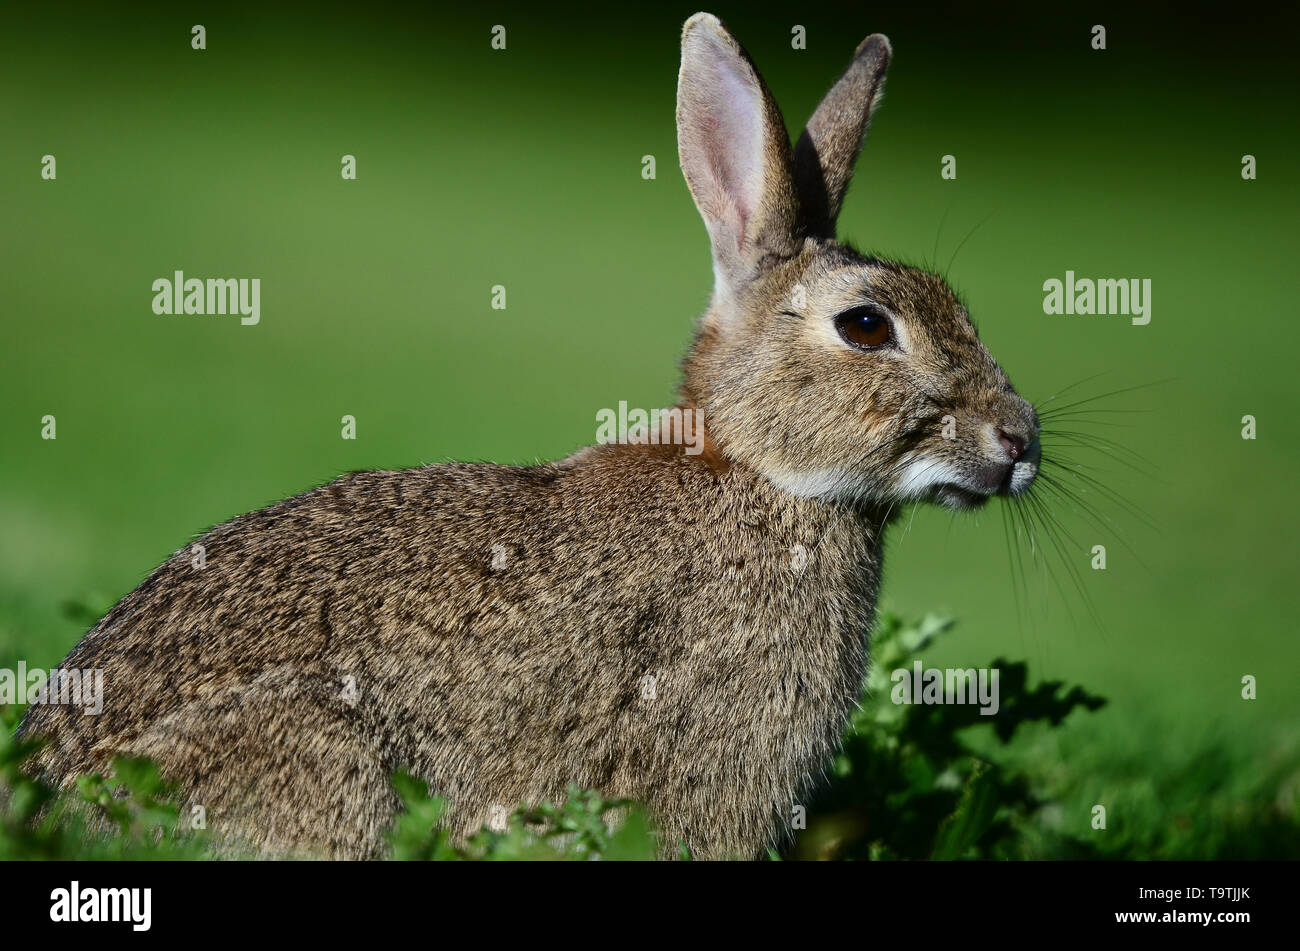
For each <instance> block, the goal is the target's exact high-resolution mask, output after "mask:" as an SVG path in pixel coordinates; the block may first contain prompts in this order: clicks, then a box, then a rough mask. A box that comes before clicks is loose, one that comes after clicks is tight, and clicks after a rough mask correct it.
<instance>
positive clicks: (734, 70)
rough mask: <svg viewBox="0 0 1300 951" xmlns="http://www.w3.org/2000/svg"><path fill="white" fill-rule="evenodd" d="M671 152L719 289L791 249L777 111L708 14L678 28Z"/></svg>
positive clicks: (789, 176)
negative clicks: (700, 224) (702, 229)
mask: <svg viewBox="0 0 1300 951" xmlns="http://www.w3.org/2000/svg"><path fill="white" fill-rule="evenodd" d="M677 150H678V154H679V156H680V158H681V163H682V173H683V174H684V175H685V176H686V184H687V185H688V186H689V187H690V190H691V195H692V197H693V198H694V199H695V205H696V207H698V208H699V210H700V215H701V216H702V217H703V218H704V223H705V225H706V226H707V227H708V229H709V240H710V242H711V243H712V245H713V269H714V274H715V276H716V280H717V283H718V289H719V290H721V291H723V292H724V293H726V292H727V291H728V290H730V289H734V288H737V287H739V286H741V285H743V284H744V283H745V282H746V281H748V280H750V279H752V278H753V277H754V276H755V275H756V274H757V273H758V272H759V270H760V267H761V265H762V264H763V262H764V260H765V259H767V258H768V257H769V256H771V255H776V256H778V257H788V256H791V255H793V254H796V253H798V249H799V248H800V247H801V246H802V244H803V239H802V236H800V235H796V229H797V228H798V227H799V217H798V204H797V198H796V195H795V188H794V177H793V157H792V155H791V151H790V138H789V135H788V134H787V133H786V131H785V122H784V121H783V120H782V118H781V111H780V109H778V108H777V105H776V102H775V101H774V100H773V99H772V95H771V93H769V92H768V91H767V87H766V86H764V85H763V81H762V79H760V78H759V75H758V71H757V70H755V69H754V64H753V63H752V62H751V61H750V59H749V56H748V55H747V54H746V53H745V51H744V50H743V49H742V48H741V46H740V44H739V43H737V42H736V40H735V38H734V37H732V35H731V34H730V33H728V32H727V31H726V29H725V28H724V27H723V26H722V24H721V23H720V22H718V19H717V17H715V16H713V15H711V14H708V13H697V14H695V16H693V17H691V18H690V19H689V20H687V21H686V26H685V27H684V28H683V30H682V68H681V73H680V74H679V76H678V79H677Z"/></svg>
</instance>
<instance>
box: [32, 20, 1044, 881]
mask: <svg viewBox="0 0 1300 951" xmlns="http://www.w3.org/2000/svg"><path fill="white" fill-rule="evenodd" d="M888 52H889V47H888V43H887V42H886V41H884V39H883V38H882V37H873V38H868V40H867V41H865V42H864V44H863V46H862V47H860V48H859V52H858V55H857V56H856V57H855V59H854V62H853V64H852V65H851V66H850V68H849V71H848V72H847V73H846V75H845V78H844V79H842V80H841V81H840V83H839V84H838V85H837V86H836V88H835V89H834V90H832V93H831V95H829V96H828V99H827V104H824V105H823V108H822V109H819V111H818V114H817V116H815V117H814V122H813V123H810V132H809V133H808V134H806V135H805V137H804V140H807V141H809V142H810V143H811V144H810V145H809V146H806V147H805V146H802V145H801V150H802V151H801V155H803V156H804V157H803V158H802V159H801V160H800V164H799V168H800V169H801V171H800V173H799V176H798V180H797V182H796V172H795V169H796V162H795V157H794V153H793V152H792V150H791V149H790V146H789V140H788V139H787V138H786V135H785V129H784V124H783V123H782V121H781V118H780V113H779V111H778V110H777V108H776V105H775V102H773V101H772V99H771V97H770V95H769V94H768V93H767V90H766V89H765V87H763V86H762V83H761V80H759V79H758V76H757V73H756V72H755V71H754V70H753V67H752V64H750V62H749V60H748V57H747V56H745V54H744V52H743V50H741V49H740V47H739V45H738V44H736V42H735V41H734V40H733V39H732V38H731V37H730V35H729V34H727V33H726V31H725V30H724V29H723V28H722V26H721V25H720V24H719V23H718V22H717V21H716V20H715V19H713V18H712V17H709V16H707V15H703V14H698V15H696V16H695V17H692V18H691V20H690V21H688V22H687V25H686V29H685V31H684V35H683V65H682V75H681V79H680V84H679V107H678V126H679V138H680V142H681V147H682V166H683V170H684V172H685V174H686V177H687V181H688V183H689V184H690V186H691V190H692V193H693V195H694V196H695V198H696V201H697V204H698V205H699V206H700V208H701V212H702V214H703V215H704V217H705V220H706V223H707V224H708V225H709V230H710V235H711V238H712V244H713V254H714V261H715V270H716V273H717V275H718V286H717V288H716V290H715V296H714V301H713V303H712V305H711V306H710V308H709V311H708V313H707V314H706V315H705V317H704V318H703V320H702V321H701V325H700V329H699V331H698V333H697V335H696V338H695V341H694V344H693V346H692V349H691V352H690V355H689V356H688V358H687V360H686V364H685V378H684V381H683V386H682V405H683V406H685V407H688V408H693V409H699V410H702V411H703V414H704V426H705V428H706V431H707V437H708V439H707V448H706V451H705V452H704V453H702V454H700V455H691V454H689V453H686V452H684V451H682V447H677V446H635V445H610V446H600V447H595V448H588V449H584V450H581V451H580V452H578V453H576V454H575V455H574V456H572V457H570V458H569V459H566V460H563V461H561V462H558V463H552V464H547V465H541V466H536V467H527V468H516V467H506V466H493V465H443V466H428V467H424V468H419V469H411V470H405V471H401V472H363V473H354V474H352V475H348V476H344V477H343V478H341V479H339V480H337V481H335V482H333V483H330V484H329V485H326V486H323V487H321V488H319V489H316V490H314V491H311V492H308V493H306V494H304V495H301V496H298V497H296V498H292V499H288V500H286V501H283V502H280V503H277V504H275V505H272V506H270V507H269V508H266V509H263V510H261V511H257V512H252V513H250V514H247V515H243V516H240V517H239V518H236V519H234V520H232V521H230V522H227V523H225V524H224V525H220V526H218V527H217V528H214V529H213V530H212V531H210V532H209V533H207V534H206V535H205V536H203V538H202V539H201V542H202V544H203V546H204V548H205V549H206V566H205V567H202V568H198V567H194V566H193V564H192V562H191V554H190V550H189V549H188V548H186V549H182V550H181V551H179V552H177V553H176V554H175V555H174V556H173V557H172V558H171V559H170V560H169V561H168V562H166V563H165V564H164V565H162V566H161V567H160V568H158V569H157V570H156V571H155V572H154V573H153V574H152V575H151V576H150V577H149V578H148V579H147V580H146V581H145V582H144V583H143V584H141V585H140V586H139V587H138V588H137V589H136V590H134V591H133V592H131V593H130V594H128V595H127V596H126V597H125V598H123V599H122V601H121V602H120V603H119V604H118V605H117V606H116V607H115V608H113V610H112V611H111V612H110V613H109V614H108V615H107V616H106V617H105V618H104V619H103V620H102V621H100V622H99V624H97V625H96V626H95V627H94V629H93V630H91V631H90V632H89V633H88V634H87V635H86V636H85V638H84V639H83V640H82V641H81V643H80V644H78V645H77V647H76V648H75V649H74V650H73V651H72V653H71V654H70V655H69V656H68V658H67V659H66V661H65V662H64V666H65V667H76V668H102V669H103V671H104V682H105V707H104V711H103V713H102V715H100V716H97V717H93V716H84V715H82V713H81V712H80V711H79V710H77V709H75V708H67V707H59V706H53V705H36V706H33V707H32V709H31V710H30V711H29V713H28V716H27V718H26V720H25V721H24V723H23V726H22V731H23V733H24V734H37V733H39V734H45V735H48V736H49V737H50V739H51V745H50V746H49V747H48V748H47V749H46V750H45V751H43V753H42V754H41V756H40V759H39V762H38V767H39V768H40V770H41V771H42V772H44V773H45V774H46V775H48V776H50V777H52V778H54V779H55V780H57V781H59V782H62V783H67V782H70V781H71V780H72V778H73V777H75V776H76V775H77V774H80V773H84V772H88V771H92V770H99V771H103V770H105V769H106V768H107V765H108V762H109V760H110V758H111V757H112V756H114V755H116V754H120V753H133V754H143V755H148V756H151V757H154V758H155V759H156V760H157V761H158V762H159V763H160V764H161V767H162V769H163V771H164V773H165V775H166V776H167V777H168V778H170V779H171V780H173V781H174V782H176V783H178V784H179V786H180V788H181V790H182V791H183V793H184V796H185V800H186V802H187V804H190V805H203V806H205V807H206V808H207V811H208V815H209V817H210V824H211V826H212V827H213V829H214V830H215V831H216V833H217V835H218V836H219V838H221V839H222V840H223V841H229V842H231V843H240V844H245V845H252V846H254V847H256V848H260V849H262V850H264V851H266V852H267V853H269V854H286V853H290V852H318V853H324V854H328V855H332V856H336V857H357V858H360V857H375V856H379V855H382V854H383V852H384V844H383V843H384V839H383V831H384V830H385V828H386V827H387V826H388V825H389V824H390V823H391V821H392V818H393V816H394V813H395V810H396V808H397V801H396V797H395V795H394V793H393V790H392V787H391V784H390V782H389V779H388V777H389V776H390V774H391V773H392V772H393V771H394V770H397V769H407V770H409V771H411V772H413V773H415V774H416V775H418V776H420V777H422V778H423V779H425V780H426V781H427V782H428V783H429V785H430V787H431V788H432V789H434V790H436V791H438V792H441V793H443V794H444V795H446V796H447V797H448V798H449V799H450V801H451V803H452V811H451V814H450V821H451V823H452V825H453V828H454V829H455V831H456V832H457V833H458V834H464V833H466V832H468V831H470V830H473V829H475V828H477V827H478V826H479V825H481V824H482V823H483V822H484V821H485V820H486V819H487V818H488V815H489V812H490V810H491V809H492V807H493V806H502V807H505V808H506V809H510V808H513V807H514V806H515V805H517V804H518V803H519V802H521V801H528V802H536V801H538V800H541V799H557V798H560V797H562V796H563V794H564V792H565V789H566V787H567V785H568V784H569V783H577V784H578V785H579V786H583V787H591V788H596V789H599V790H602V791H603V792H605V793H607V794H609V795H616V796H630V797H633V798H636V799H639V800H641V801H643V802H645V803H646V804H647V805H648V806H649V807H650V809H651V810H652V812H653V814H654V817H655V819H656V820H657V822H658V824H659V827H660V828H661V830H662V832H663V845H664V850H665V852H668V853H671V852H672V851H674V850H675V848H676V843H677V842H678V840H681V841H683V842H685V843H686V844H687V845H689V846H690V847H691V849H692V850H693V851H694V852H695V854H697V855H700V856H703V857H723V856H754V855H757V854H759V853H760V852H761V850H762V849H763V847H764V846H766V845H768V844H770V843H773V842H774V841H776V840H777V839H779V838H780V836H781V835H782V833H783V830H784V829H786V828H788V824H789V816H790V814H791V809H792V807H793V806H794V805H795V804H796V803H798V802H800V801H801V798H802V797H803V796H805V795H806V794H807V792H808V791H809V789H810V786H811V784H812V783H813V781H814V779H815V777H816V776H817V775H818V774H819V773H820V770H821V769H822V767H823V765H824V764H825V762H826V760H827V758H828V756H829V755H830V753H831V752H832V751H833V749H834V747H835V745H836V743H837V741H838V737H839V734H840V731H841V729H842V728H843V724H844V722H845V718H846V717H847V714H848V711H849V709H850V707H851V705H852V704H853V702H854V699H855V698H856V696H857V693H858V690H859V689H860V685H861V681H862V676H863V672H864V665H865V663H866V653H865V651H866V643H865V639H866V634H867V632H868V630H869V628H870V625H871V622H872V617H873V612H874V608H875V600H876V595H877V591H878V588H879V584H880V570H881V552H882V542H883V538H882V532H883V530H884V528H885V525H886V523H887V522H888V519H889V514H890V512H891V511H892V508H893V506H894V505H895V504H896V503H897V502H898V501H899V500H900V499H902V498H911V497H917V498H931V499H935V500H938V501H943V502H946V503H947V504H950V505H965V504H978V503H979V502H981V501H982V500H983V498H984V497H986V495H987V493H989V492H992V491H993V488H992V486H993V484H994V482H993V481H992V480H993V477H994V476H996V477H997V478H1002V477H1003V476H1005V477H1006V478H1010V475H1009V473H1010V471H1011V470H1010V468H1009V464H1008V463H1007V462H1006V461H1005V459H1003V460H1001V461H999V458H998V455H997V454H998V451H999V450H998V447H997V445H996V439H995V440H994V442H993V445H992V446H990V442H989V435H988V433H989V426H990V425H996V426H1000V427H1002V428H1004V429H1007V430H1008V431H1010V429H1013V428H1014V429H1016V430H1017V431H1019V432H1020V433H1021V434H1022V435H1023V437H1024V438H1025V441H1026V442H1031V441H1032V440H1033V437H1034V436H1035V435H1036V432H1037V423H1036V420H1035V419H1034V418H1033V411H1032V409H1031V408H1029V407H1028V404H1026V403H1024V401H1023V400H1021V399H1020V398H1019V397H1018V396H1016V395H1015V393H1014V391H1012V390H1011V388H1010V385H1009V384H1008V383H1007V380H1006V377H1005V376H1004V375H1003V374H1002V371H1001V370H1000V369H999V368H998V366H997V364H996V363H995V362H994V361H993V360H992V358H991V357H990V356H989V355H988V353H987V352H986V351H985V350H984V348H983V347H982V345H981V344H980V343H979V340H978V338H977V337H976V335H975V333H974V329H973V328H972V326H971V325H970V323H969V321H968V320H967V318H966V314H965V311H964V309H963V308H962V306H961V304H960V303H959V302H958V301H957V299H956V298H955V296H954V295H953V294H952V292H951V291H950V290H949V289H948V288H947V286H946V285H945V284H944V283H943V282H942V281H941V280H940V279H939V278H936V277H934V276H932V275H928V274H924V273H922V272H919V271H915V270H912V269H909V268H904V267H901V266H898V265H894V264H890V263H888V262H884V261H878V260H874V259H869V258H864V257H862V256H861V255H859V254H857V253H856V252H853V251H852V250H850V249H848V248H845V247H843V246H841V245H838V244H836V243H835V242H834V240H833V238H832V237H831V236H830V229H833V225H834V217H835V214H836V213H837V212H838V209H839V207H840V206H841V204H842V200H843V191H844V189H845V188H847V185H848V180H849V177H850V175H851V169H852V163H853V161H854V159H855V158H856V155H857V151H858V148H859V147H860V145H861V137H862V135H864V134H865V131H866V128H867V126H868V124H869V119H870V112H871V110H872V108H874V104H875V103H876V102H877V101H878V98H879V87H880V82H881V81H882V79H883V75H884V64H885V63H886V62H887V60H888ZM720 130H722V131H727V134H726V135H720V134H719V132H720ZM756 130H757V131H758V132H759V135H758V137H757V139H754V138H753V135H752V134H753V133H754V132H755V131H756ZM732 133H735V134H732ZM747 137H749V138H748V139H747ZM741 140H746V141H753V142H761V145H756V146H755V147H756V148H758V149H760V151H761V154H755V153H750V152H745V151H744V148H745V145H744V141H741ZM807 149H812V150H814V151H813V153H812V154H813V155H814V156H815V159H816V163H817V166H816V167H817V168H819V169H820V172H821V174H820V175H812V174H811V169H812V168H813V166H812V165H810V164H809V162H810V160H809V159H808V158H807V155H808V154H809V153H808V151H807ZM810 182H812V183H813V184H809V183H810ZM817 183H820V184H817ZM810 191H811V194H810ZM796 285H802V287H803V288H804V289H805V290H806V298H807V302H806V306H805V307H803V308H802V309H801V310H800V309H796V308H793V307H792V305H791V303H790V301H791V299H792V293H793V291H794V289H795V287H796ZM864 301H872V302H874V303H876V304H878V305H880V306H882V307H884V308H887V309H888V310H889V312H890V313H891V314H892V315H893V320H894V322H895V326H897V327H898V332H899V334H900V338H905V339H906V342H907V346H906V348H905V349H904V348H902V347H901V345H900V348H899V349H898V350H897V351H896V352H880V353H864V352H861V351H857V350H853V349H851V348H849V347H847V346H845V345H844V344H843V342H842V341H839V340H838V339H837V337H836V335H835V331H834V329H833V325H832V321H833V318H834V316H835V314H837V313H839V312H840V311H842V310H845V309H846V308H850V307H854V306H857V305H860V304H861V303H863V302H864ZM944 415H952V416H953V417H954V418H955V419H956V420H957V421H958V422H957V425H958V430H959V432H961V434H962V435H961V438H958V439H956V440H949V439H944V438H942V437H941V436H940V435H939V433H938V432H937V428H938V426H939V421H940V420H941V419H942V417H943V416H944ZM917 453H919V454H921V455H920V456H919V457H915V456H914V454H917ZM914 458H921V459H922V460H933V461H934V464H935V465H938V464H942V466H943V467H944V471H945V472H951V473H956V475H953V479H955V480H957V482H958V483H960V484H956V483H954V484H952V485H947V484H938V483H936V484H927V485H924V486H922V487H921V488H917V487H916V484H915V483H916V481H917V480H918V479H920V480H922V481H923V475H924V474H923V473H922V475H917V473H915V472H914V473H913V477H914V478H913V483H908V482H906V481H905V480H904V481H900V479H901V478H902V473H903V472H904V469H905V467H906V466H907V464H908V463H909V460H913V459H914ZM926 464H927V465H929V464H930V462H928V461H927V462H926ZM990 473H991V474H990ZM1029 475H1030V477H1032V473H1029ZM986 483H987V486H986ZM972 485H978V486H986V488H979V490H978V491H975V490H974V489H972V488H971V486H972ZM909 492H912V493H914V494H911V495H909V494H908V493H909ZM501 553H504V563H502V561H501V558H500V555H501ZM494 554H495V555H496V556H497V563H496V565H495V566H494V564H493V560H494ZM647 677H652V678H654V681H653V682H654V689H653V694H654V695H653V698H648V697H646V696H645V695H644V689H643V688H644V685H645V683H646V680H645V678H647ZM349 683H354V684H355V686H356V695H355V696H351V695H349V694H348V693H347V691H346V690H345V687H346V685H347V684H349Z"/></svg>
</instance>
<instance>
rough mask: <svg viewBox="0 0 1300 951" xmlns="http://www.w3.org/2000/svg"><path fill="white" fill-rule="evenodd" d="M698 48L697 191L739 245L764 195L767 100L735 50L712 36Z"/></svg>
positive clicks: (708, 212) (695, 97)
mask: <svg viewBox="0 0 1300 951" xmlns="http://www.w3.org/2000/svg"><path fill="white" fill-rule="evenodd" d="M700 39H702V40H704V42H703V43H702V44H701V46H703V47H704V48H703V49H697V50H696V51H695V53H696V55H695V57H694V58H695V61H696V63H697V64H698V66H699V69H698V72H697V73H696V76H695V83H694V84H693V85H694V87H695V88H694V89H693V90H692V92H693V93H694V95H693V97H692V98H693V100H694V105H695V107H696V108H697V109H698V112H697V113H696V114H695V115H693V116H690V117H689V118H688V121H689V122H691V123H692V124H693V125H694V127H695V128H694V133H695V136H694V137H695V144H696V146H697V148H698V156H697V158H698V159H699V160H701V164H703V165H704V166H705V168H704V169H701V170H700V171H703V172H704V173H705V175H706V176H707V184H706V182H704V181H702V182H700V184H701V185H702V186H704V187H703V189H702V190H701V191H702V192H703V191H704V190H707V191H708V194H703V193H701V194H698V195H697V196H696V197H697V199H699V201H700V204H701V210H702V211H704V212H705V213H706V215H707V216H710V217H713V218H715V219H717V220H716V221H715V222H709V226H710V227H709V230H710V232H711V233H712V232H716V231H717V230H718V228H719V226H720V227H721V228H722V229H725V230H729V231H730V232H732V234H731V238H732V240H734V241H735V244H736V247H737V248H739V247H741V246H743V245H744V241H745V232H746V228H747V226H748V223H749V220H750V218H752V217H753V215H754V213H755V212H756V211H757V210H758V205H759V202H760V201H761V200H762V194H763V123H764V115H763V98H762V94H761V90H760V88H759V86H758V83H757V81H756V80H755V79H754V77H753V75H752V72H751V70H750V68H749V67H748V65H747V64H745V63H744V62H742V61H741V60H740V59H739V58H738V56H737V55H736V53H735V51H734V50H732V49H731V48H729V47H727V46H726V45H724V44H721V43H718V42H716V41H715V40H714V39H713V38H712V37H707V38H705V37H701V38H700Z"/></svg>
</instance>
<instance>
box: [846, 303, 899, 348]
mask: <svg viewBox="0 0 1300 951" xmlns="http://www.w3.org/2000/svg"><path fill="white" fill-rule="evenodd" d="M835 329H836V330H838V331H839V332H840V336H841V337H843V338H844V342H845V343H847V344H848V345H849V346H851V347H857V348H858V349H859V350H878V349H880V348H881V347H883V346H884V345H885V344H887V343H889V341H890V340H891V339H892V337H893V330H892V328H891V327H890V326H889V318H888V317H886V316H885V315H884V314H882V313H880V311H878V310H876V309H875V308H874V307H855V308H853V309H852V310H846V311H845V312H844V313H842V314H840V315H839V316H838V317H836V318H835Z"/></svg>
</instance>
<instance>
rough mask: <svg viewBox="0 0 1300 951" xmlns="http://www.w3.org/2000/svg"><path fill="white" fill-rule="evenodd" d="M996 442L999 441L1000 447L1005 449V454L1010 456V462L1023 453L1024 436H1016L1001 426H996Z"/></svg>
mask: <svg viewBox="0 0 1300 951" xmlns="http://www.w3.org/2000/svg"><path fill="white" fill-rule="evenodd" d="M998 442H1000V443H1001V444H1002V448H1003V449H1005V450H1006V451H1007V455H1008V456H1010V457H1011V461H1012V462H1015V461H1016V460H1017V459H1019V458H1020V457H1021V456H1023V455H1024V454H1025V440H1024V438H1023V437H1021V436H1017V435H1015V434H1014V433H1009V432H1007V431H1006V430H1005V429H1002V428H1001V427H999V428H998Z"/></svg>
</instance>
